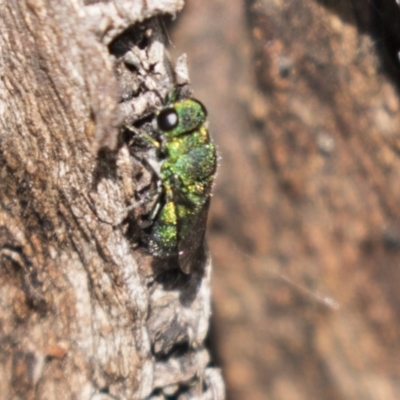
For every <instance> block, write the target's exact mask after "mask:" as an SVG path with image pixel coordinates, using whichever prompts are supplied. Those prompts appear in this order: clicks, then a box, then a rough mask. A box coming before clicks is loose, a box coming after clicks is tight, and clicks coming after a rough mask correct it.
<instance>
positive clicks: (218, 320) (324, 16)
mask: <svg viewBox="0 0 400 400" xmlns="http://www.w3.org/2000/svg"><path fill="white" fill-rule="evenodd" d="M398 21H399V10H398V5H397V4H396V2H395V1H394V0H393V1H389V0H386V1H383V0H382V1H374V0H371V1H364V0H353V1H350V0H340V1H338V0H335V1H333V0H332V1H328V0H326V1H323V0H320V1H317V0H299V1H297V0H296V1H286V2H279V1H269V0H259V1H247V2H243V1H238V0H236V1H229V2H226V1H223V0H220V1H215V0H209V1H202V2H199V1H198V2H196V1H190V2H189V3H188V5H187V8H186V10H185V13H184V14H183V16H182V19H180V20H179V23H178V24H177V26H176V28H175V31H174V33H173V34H172V38H173V42H174V44H175V46H176V47H177V48H178V49H179V50H180V51H182V49H184V50H185V49H186V50H187V52H188V56H189V67H190V70H191V73H192V78H193V79H192V82H193V85H194V88H195V90H196V93H197V94H198V97H199V98H201V99H202V100H203V101H204V103H205V104H207V106H208V109H209V114H210V121H211V131H212V132H213V134H214V137H215V138H216V141H217V144H219V149H220V154H221V165H220V169H219V175H218V178H217V184H216V190H215V195H214V198H213V204H212V209H211V220H210V227H209V243H210V247H211V249H212V254H213V260H214V266H215V270H214V272H215V274H214V281H213V282H214V285H213V288H214V297H213V299H214V309H215V314H214V316H215V319H214V329H213V333H214V334H213V336H212V345H213V346H214V348H215V349H216V354H217V356H218V358H219V361H220V362H221V365H222V366H223V369H224V373H225V377H226V380H227V386H228V393H229V398H230V399H232V400H233V399H235V400H242V399H251V400H261V399H263V400H265V399H268V400H273V399H274V400H278V399H279V400H302V399H307V400H309V399H324V400H339V399H340V400H349V399H350V400H353V399H354V400H355V399H357V400H358V399H359V400H368V399H371V400H376V399H382V400H388V399H389V400H395V399H399V398H400V386H399V377H400V363H399V355H400V318H399V310H400V296H399V293H400V291H399V282H400V185H399V180H400V173H399V171H400V157H399V154H400V152H399V150H400V147H399V144H400V113H399V106H400V104H399V87H400V86H399V82H400V79H399V76H400V74H399V61H398V51H399V50H400V40H399V22H398ZM241 252H245V253H246V254H248V255H250V257H251V258H249V257H247V256H246V255H244V254H242V253H241ZM280 274H282V275H283V276H284V277H286V278H288V279H290V280H291V281H292V282H294V283H293V284H289V283H287V282H286V281H285V278H281V277H280V276H279V275H280ZM296 285H299V286H300V288H299V287H297V286H296ZM316 296H319V298H317V297H316ZM324 297H332V298H333V299H335V300H336V301H337V303H338V304H339V308H338V309H335V308H334V307H333V308H332V307H331V306H329V305H326V303H325V302H324ZM328 300H329V299H328Z"/></svg>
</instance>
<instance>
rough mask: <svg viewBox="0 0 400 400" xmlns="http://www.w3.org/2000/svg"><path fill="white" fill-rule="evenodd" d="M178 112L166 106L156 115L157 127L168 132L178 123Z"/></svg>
mask: <svg viewBox="0 0 400 400" xmlns="http://www.w3.org/2000/svg"><path fill="white" fill-rule="evenodd" d="M178 120H179V119H178V114H177V113H176V111H175V110H174V109H173V108H166V109H164V110H162V111H161V112H160V114H158V116H157V125H158V127H159V129H161V130H162V131H164V132H168V131H170V130H171V129H174V128H175V127H176V126H177V125H178Z"/></svg>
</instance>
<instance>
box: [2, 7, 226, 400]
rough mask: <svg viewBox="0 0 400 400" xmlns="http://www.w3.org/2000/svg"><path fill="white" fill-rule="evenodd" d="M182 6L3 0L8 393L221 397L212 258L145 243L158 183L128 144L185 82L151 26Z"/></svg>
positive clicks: (4, 317)
mask: <svg viewBox="0 0 400 400" xmlns="http://www.w3.org/2000/svg"><path fill="white" fill-rule="evenodd" d="M89 3H90V4H89ZM182 6H183V1H182V0H158V1H157V0H147V1H142V0H136V1H119V2H115V3H114V2H108V3H98V2H88V4H86V5H83V4H81V3H80V2H75V1H62V2H54V1H42V2H38V1H29V0H27V1H9V2H0V8H1V12H0V49H1V52H0V78H1V79H0V124H1V125H0V174H1V185H0V257H1V264H0V304H1V306H0V310H1V311H0V349H1V351H0V393H1V395H0V397H1V398H15V399H16V398H21V399H59V400H62V399H89V398H99V399H100V398H101V399H106V398H113V399H116V398H118V399H145V398H146V399H147V398H151V399H163V398H165V396H167V395H168V396H170V397H168V398H176V399H181V400H183V399H194V398H196V399H222V398H223V397H224V394H223V383H222V380H221V377H220V373H219V371H218V370H216V369H214V368H211V367H208V364H209V355H208V352H207V350H206V349H205V347H204V339H205V336H206V333H207V330H208V320H209V315H210V269H211V264H210V260H209V258H208V257H205V258H204V263H203V264H204V265H203V267H202V268H201V269H199V271H197V272H195V273H193V274H191V275H189V276H183V275H182V274H181V273H179V272H178V271H177V269H175V270H174V269H173V268H172V267H173V266H171V265H170V263H169V264H168V265H165V263H163V262H162V260H161V262H158V263H157V264H154V262H153V260H152V259H151V257H149V255H148V254H146V251H145V250H143V249H142V248H141V247H140V240H139V239H140V235H139V234H138V232H139V231H140V229H139V228H138V224H137V217H138V215H139V214H140V210H138V209H137V208H133V209H132V207H130V206H132V205H133V204H134V203H135V201H137V198H136V197H135V194H136V193H137V192H138V190H139V189H141V188H142V187H143V186H145V185H146V184H148V183H149V181H150V180H151V178H152V177H151V176H149V172H148V171H147V170H146V168H144V166H143V162H142V160H141V158H140V157H137V155H136V154H134V152H133V149H132V147H131V142H130V140H131V138H130V137H129V135H126V134H125V135H120V126H123V125H124V124H133V123H135V122H136V121H138V120H140V119H143V118H144V117H149V115H150V113H151V112H152V111H153V112H154V110H155V109H156V108H157V107H159V106H160V105H161V102H162V99H163V98H164V97H165V95H166V94H167V93H168V92H169V91H170V90H171V89H172V88H173V86H174V85H175V83H176V81H178V83H180V84H187V83H188V80H187V74H186V75H185V68H184V65H185V64H184V60H183V59H181V62H180V64H179V71H178V76H176V74H175V73H174V72H173V71H172V69H171V67H170V63H169V60H168V55H167V53H166V51H165V46H164V39H163V36H164V34H163V33H162V31H161V29H160V26H159V23H158V21H157V20H156V19H153V18H154V17H156V16H157V15H161V14H170V15H175V14H176V13H177V12H178V11H180V9H181V8H182ZM144 119H145V120H146V118H144Z"/></svg>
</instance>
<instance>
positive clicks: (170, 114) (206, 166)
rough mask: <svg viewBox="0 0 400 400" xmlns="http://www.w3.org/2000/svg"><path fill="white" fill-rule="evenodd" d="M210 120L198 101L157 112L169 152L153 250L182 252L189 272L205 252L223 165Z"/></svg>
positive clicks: (163, 169) (164, 150) (182, 263)
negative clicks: (216, 180)
mask: <svg viewBox="0 0 400 400" xmlns="http://www.w3.org/2000/svg"><path fill="white" fill-rule="evenodd" d="M206 118H207V114H206V110H205V108H204V106H203V105H202V104H201V103H200V102H198V101H197V100H194V99H184V100H180V101H176V102H173V103H171V104H169V105H167V106H166V107H164V108H163V109H162V110H161V111H160V112H159V113H158V114H157V125H158V129H159V130H160V132H161V137H162V145H161V153H162V155H163V156H164V161H163V163H162V165H161V169H160V180H161V184H162V191H163V195H162V196H161V198H162V200H161V201H162V202H161V203H160V210H159V212H158V214H157V216H156V219H155V221H154V223H153V226H152V231H151V234H150V241H149V249H150V252H151V253H152V254H153V255H155V256H157V257H172V256H177V257H178V262H179V266H180V268H181V270H182V271H183V272H185V273H189V272H190V271H191V270H192V268H193V265H194V264H195V262H196V260H197V259H199V258H200V256H201V251H202V246H203V241H204V233H205V226H206V220H207V212H208V206H209V201H210V194H211V187H212V184H213V180H214V176H215V172H216V167H217V155H216V149H215V145H214V143H213V142H212V141H211V139H210V135H209V133H208V130H207V128H206V126H205V123H206Z"/></svg>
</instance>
